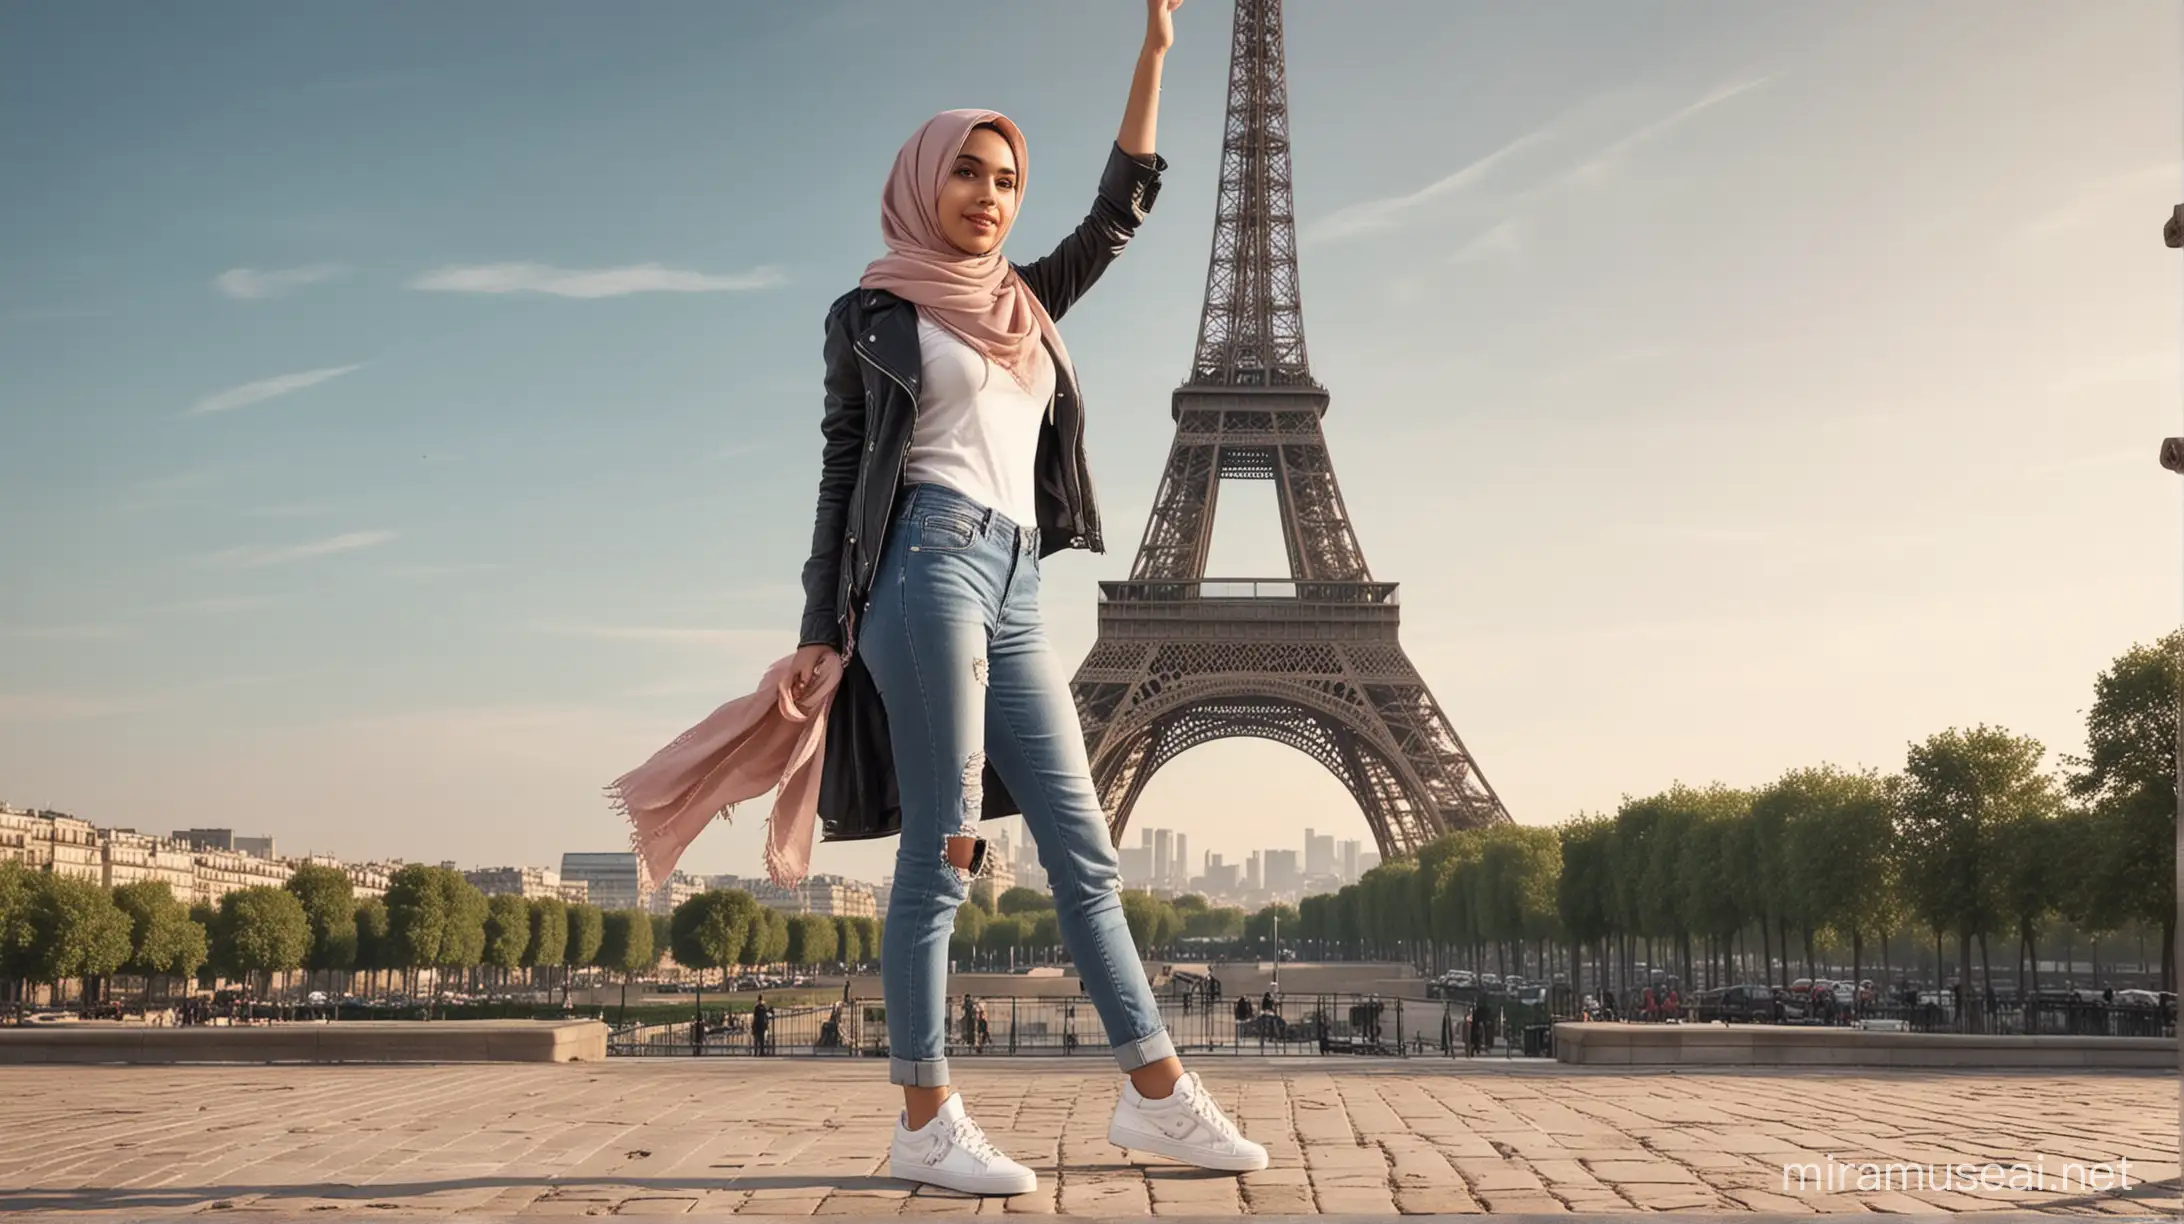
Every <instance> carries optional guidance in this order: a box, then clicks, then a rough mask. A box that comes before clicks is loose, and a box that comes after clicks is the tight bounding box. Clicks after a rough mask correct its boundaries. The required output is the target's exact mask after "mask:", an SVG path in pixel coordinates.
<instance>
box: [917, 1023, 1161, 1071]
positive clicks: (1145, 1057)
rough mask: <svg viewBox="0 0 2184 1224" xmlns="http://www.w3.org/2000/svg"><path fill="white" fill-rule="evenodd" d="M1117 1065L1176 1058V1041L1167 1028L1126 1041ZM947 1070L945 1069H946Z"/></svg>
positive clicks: (1117, 1055) (1118, 1052) (1128, 1068)
mask: <svg viewBox="0 0 2184 1224" xmlns="http://www.w3.org/2000/svg"><path fill="white" fill-rule="evenodd" d="M1114 1050H1115V1063H1116V1065H1118V1066H1120V1067H1121V1068H1122V1069H1123V1070H1125V1071H1135V1070H1137V1069H1138V1068H1139V1067H1149V1066H1152V1065H1153V1064H1154V1063H1156V1062H1159V1061H1160V1060H1161V1059H1163V1058H1174V1057H1175V1041H1174V1039H1173V1038H1171V1037H1169V1036H1168V1030H1167V1029H1165V1028H1161V1029H1154V1030H1153V1032H1152V1034H1151V1035H1150V1036H1146V1037H1140V1038H1138V1039H1137V1040H1136V1041H1125V1042H1123V1043H1122V1044H1121V1045H1119V1046H1116V1047H1114ZM944 1070H945V1069H944Z"/></svg>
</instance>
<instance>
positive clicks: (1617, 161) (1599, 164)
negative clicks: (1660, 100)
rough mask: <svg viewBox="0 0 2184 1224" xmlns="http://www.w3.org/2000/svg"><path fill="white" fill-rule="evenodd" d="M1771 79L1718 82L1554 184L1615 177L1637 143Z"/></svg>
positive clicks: (1582, 183)
mask: <svg viewBox="0 0 2184 1224" xmlns="http://www.w3.org/2000/svg"><path fill="white" fill-rule="evenodd" d="M1773 79H1774V76H1773V75H1772V74H1769V75H1767V76H1762V77H1754V78H1752V79H1751V80H1748V81H1741V82H1739V83H1737V84H1735V85H1724V86H1720V87H1718V88H1716V89H1714V90H1712V91H1711V92H1709V93H1707V94H1706V96H1704V97H1702V98H1700V99H1699V100H1698V101H1696V102H1693V103H1690V104H1689V105H1687V106H1683V107H1680V108H1678V109H1677V110H1675V111H1672V112H1670V113H1669V114H1667V115H1665V116H1663V117H1661V118H1659V119H1656V120H1654V121H1653V122H1651V123H1648V124H1646V125H1645V126H1643V127H1640V128H1638V129H1637V130H1636V131H1633V132H1631V133H1629V134H1628V135H1625V136H1623V137H1621V138H1619V139H1617V140H1615V141H1612V142H1611V143H1609V144H1608V146H1607V147H1605V148H1603V149H1601V150H1599V151H1598V152H1596V153H1594V154H1593V155H1592V156H1590V157H1587V158H1586V159H1585V160H1584V161H1582V162H1579V163H1578V164H1577V165H1575V166H1572V167H1571V168H1570V169H1568V170H1566V171H1564V172H1563V173H1562V174H1561V175H1560V176H1558V177H1557V178H1556V179H1554V180H1553V181H1552V182H1553V185H1556V186H1564V185H1566V186H1575V187H1597V186H1599V185H1601V184H1602V183H1605V182H1607V181H1608V180H1609V179H1610V178H1612V177H1614V175H1615V172H1616V171H1618V170H1620V169H1622V167H1623V165H1624V163H1625V162H1626V161H1627V160H1628V159H1629V157H1630V154H1631V152H1632V151H1633V150H1635V149H1637V148H1639V147H1640V146H1643V145H1646V144H1649V143H1651V142H1653V141H1656V140H1659V139H1660V138H1661V137H1663V136H1666V135H1668V134H1669V133H1670V132H1673V131H1675V130H1676V129H1677V128H1679V127H1682V126H1683V125H1684V124H1686V123H1689V122H1690V121H1691V120H1692V119H1694V118H1696V117H1697V116H1698V115H1700V114H1703V113H1704V112H1706V111H1709V110H1711V109H1713V108H1714V107H1716V106H1719V105H1721V104H1722V103H1724V102H1727V101H1728V100H1729V99H1731V98H1734V97H1736V96H1737V95H1738V94H1742V93H1747V92H1749V91H1751V90H1754V89H1757V88H1759V87H1760V86H1762V85H1765V84H1766V83H1767V82H1769V81H1771V80H1773Z"/></svg>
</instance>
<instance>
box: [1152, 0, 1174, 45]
mask: <svg viewBox="0 0 2184 1224" xmlns="http://www.w3.org/2000/svg"><path fill="white" fill-rule="evenodd" d="M1181 7H1183V0H1145V46H1146V49H1147V50H1151V51H1166V50H1167V49H1168V48H1170V47H1172V46H1174V45H1175V11H1176V10H1177V9H1179V8H1181Z"/></svg>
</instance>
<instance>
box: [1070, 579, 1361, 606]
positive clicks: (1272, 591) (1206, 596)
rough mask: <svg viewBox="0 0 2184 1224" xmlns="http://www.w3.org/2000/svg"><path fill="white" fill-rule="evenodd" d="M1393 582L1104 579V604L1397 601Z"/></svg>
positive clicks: (1102, 593)
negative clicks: (1114, 580)
mask: <svg viewBox="0 0 2184 1224" xmlns="http://www.w3.org/2000/svg"><path fill="white" fill-rule="evenodd" d="M1396 590H1397V584H1396V583H1393V582H1311V581H1295V580H1291V579H1273V578H1197V579H1189V580H1181V581H1170V580H1166V579H1162V580H1157V581H1129V582H1103V583H1101V584H1100V602H1102V603H1179V602H1182V601H1185V600H1213V599H1287V600H1294V601H1296V602H1298V603H1334V604H1377V605H1384V606H1392V605H1393V604H1394V603H1395V602H1396Z"/></svg>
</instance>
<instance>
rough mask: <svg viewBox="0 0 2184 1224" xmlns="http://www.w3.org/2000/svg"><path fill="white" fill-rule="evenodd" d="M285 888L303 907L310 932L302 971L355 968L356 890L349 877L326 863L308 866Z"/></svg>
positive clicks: (298, 870)
mask: <svg viewBox="0 0 2184 1224" xmlns="http://www.w3.org/2000/svg"><path fill="white" fill-rule="evenodd" d="M286 887H287V889H288V892H289V893H290V894H291V895H293V896H294V897H295V898H296V900H297V901H299V902H301V903H302V905H303V917H304V922H305V924H306V925H307V926H308V928H309V930H310V946H309V947H307V948H306V949H305V950H304V953H303V967H304V968H305V969H307V970H309V971H310V972H311V973H313V974H319V973H333V972H336V971H338V970H345V969H348V968H350V967H351V966H353V965H354V964H356V938H357V936H356V888H355V886H353V885H352V884H350V883H349V873H348V872H346V871H343V870H342V869H341V868H339V867H329V866H326V865H325V864H323V863H305V864H303V865H302V866H300V867H298V868H296V870H295V872H294V874H292V875H290V876H289V877H288V883H287V885H286Z"/></svg>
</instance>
